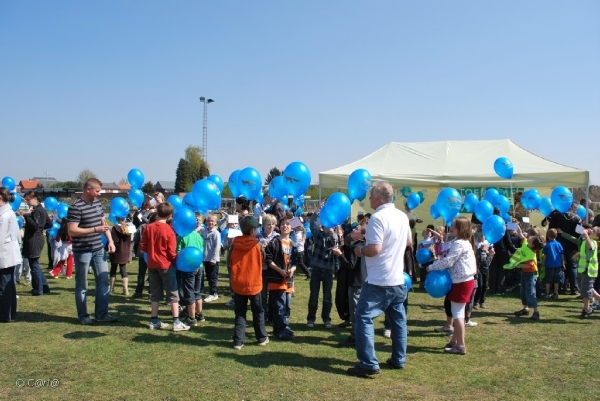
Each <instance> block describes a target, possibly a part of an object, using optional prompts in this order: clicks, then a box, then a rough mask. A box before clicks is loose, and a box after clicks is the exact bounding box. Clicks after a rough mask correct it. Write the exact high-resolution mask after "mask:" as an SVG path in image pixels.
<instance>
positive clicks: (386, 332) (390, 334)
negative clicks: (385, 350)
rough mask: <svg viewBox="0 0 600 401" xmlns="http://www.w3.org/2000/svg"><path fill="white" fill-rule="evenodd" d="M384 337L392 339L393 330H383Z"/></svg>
mask: <svg viewBox="0 0 600 401" xmlns="http://www.w3.org/2000/svg"><path fill="white" fill-rule="evenodd" d="M383 336H384V337H385V338H392V330H390V329H383Z"/></svg>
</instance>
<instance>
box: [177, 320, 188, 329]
mask: <svg viewBox="0 0 600 401" xmlns="http://www.w3.org/2000/svg"><path fill="white" fill-rule="evenodd" d="M189 329H190V326H188V325H187V324H185V323H183V322H182V321H181V320H179V321H177V322H176V323H173V331H187V330H189Z"/></svg>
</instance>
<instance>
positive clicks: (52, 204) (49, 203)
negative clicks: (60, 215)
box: [44, 196, 58, 212]
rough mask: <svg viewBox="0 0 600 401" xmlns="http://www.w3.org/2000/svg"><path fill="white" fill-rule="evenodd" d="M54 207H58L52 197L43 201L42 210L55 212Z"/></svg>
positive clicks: (56, 201)
mask: <svg viewBox="0 0 600 401" xmlns="http://www.w3.org/2000/svg"><path fill="white" fill-rule="evenodd" d="M56 206H58V200H57V199H56V198H55V197H54V196H49V197H47V198H46V199H44V208H45V209H46V210H47V211H49V212H53V211H55V210H56Z"/></svg>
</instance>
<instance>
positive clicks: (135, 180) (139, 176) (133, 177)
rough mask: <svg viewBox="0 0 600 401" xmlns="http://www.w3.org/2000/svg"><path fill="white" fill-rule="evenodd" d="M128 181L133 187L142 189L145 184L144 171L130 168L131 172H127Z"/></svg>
mask: <svg viewBox="0 0 600 401" xmlns="http://www.w3.org/2000/svg"><path fill="white" fill-rule="evenodd" d="M127 181H128V182H129V184H130V185H131V186H132V187H133V188H137V189H142V187H143V186H144V173H142V171H141V170H139V169H137V168H132V169H131V170H129V173H127ZM140 206H141V205H140ZM140 206H138V207H140Z"/></svg>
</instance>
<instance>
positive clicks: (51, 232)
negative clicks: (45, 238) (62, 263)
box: [47, 227, 58, 238]
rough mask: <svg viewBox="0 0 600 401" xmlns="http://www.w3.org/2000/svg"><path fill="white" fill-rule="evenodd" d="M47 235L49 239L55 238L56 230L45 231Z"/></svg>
mask: <svg viewBox="0 0 600 401" xmlns="http://www.w3.org/2000/svg"><path fill="white" fill-rule="evenodd" d="M47 233H48V235H49V236H50V238H55V237H56V234H58V230H56V229H54V227H53V228H50V229H48V231H47Z"/></svg>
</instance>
